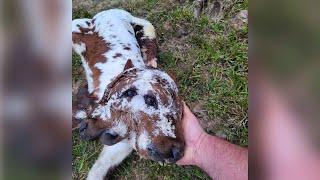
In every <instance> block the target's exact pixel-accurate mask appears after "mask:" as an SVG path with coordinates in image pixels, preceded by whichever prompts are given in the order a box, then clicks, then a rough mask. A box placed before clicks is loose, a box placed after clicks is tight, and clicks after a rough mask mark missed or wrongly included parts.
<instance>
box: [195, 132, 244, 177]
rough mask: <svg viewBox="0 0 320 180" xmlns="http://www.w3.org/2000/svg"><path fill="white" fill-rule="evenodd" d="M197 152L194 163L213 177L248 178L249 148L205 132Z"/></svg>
mask: <svg viewBox="0 0 320 180" xmlns="http://www.w3.org/2000/svg"><path fill="white" fill-rule="evenodd" d="M198 147H199V149H197V150H196V152H195V155H196V157H195V159H194V165H197V166H199V167H200V168H201V169H203V170H204V171H206V172H207V173H208V174H209V175H210V177H212V178H213V179H218V180H224V179H248V150H247V149H245V148H242V147H240V146H236V145H233V144H231V143H229V142H227V141H225V140H222V139H220V138H218V137H215V136H210V135H208V134H204V135H203V137H202V138H201V140H200V142H199V146H198Z"/></svg>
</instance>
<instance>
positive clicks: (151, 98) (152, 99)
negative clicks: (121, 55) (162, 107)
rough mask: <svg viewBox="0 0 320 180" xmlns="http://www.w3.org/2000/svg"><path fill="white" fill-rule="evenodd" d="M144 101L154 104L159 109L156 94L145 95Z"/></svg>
mask: <svg viewBox="0 0 320 180" xmlns="http://www.w3.org/2000/svg"><path fill="white" fill-rule="evenodd" d="M144 101H145V103H146V104H147V105H148V106H153V107H154V108H156V109H158V102H157V99H156V98H155V97H154V96H151V95H145V96H144Z"/></svg>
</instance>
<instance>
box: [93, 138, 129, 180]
mask: <svg viewBox="0 0 320 180" xmlns="http://www.w3.org/2000/svg"><path fill="white" fill-rule="evenodd" d="M131 152H132V147H131V146H130V143H129V141H128V140H126V139H125V140H122V141H120V142H118V143H117V144H115V145H112V146H104V147H103V150H102V152H101V153H100V155H99V158H98V159H97V160H96V162H95V163H94V165H93V166H92V168H91V169H90V171H89V174H88V177H87V180H103V179H104V177H105V176H106V175H107V172H108V171H109V169H110V168H112V167H114V166H117V165H118V164H119V163H121V162H122V161H123V160H124V159H125V158H126V157H127V156H128V155H129V154H130V153H131Z"/></svg>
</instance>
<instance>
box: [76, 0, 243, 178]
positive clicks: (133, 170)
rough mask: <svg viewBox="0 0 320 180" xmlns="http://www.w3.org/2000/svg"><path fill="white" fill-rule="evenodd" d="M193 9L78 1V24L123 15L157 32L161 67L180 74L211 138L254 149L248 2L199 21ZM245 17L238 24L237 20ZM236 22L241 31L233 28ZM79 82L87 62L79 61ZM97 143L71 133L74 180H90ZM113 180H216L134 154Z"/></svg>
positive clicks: (157, 0)
mask: <svg viewBox="0 0 320 180" xmlns="http://www.w3.org/2000/svg"><path fill="white" fill-rule="evenodd" d="M194 6H195V4H193V3H192V2H189V1H186V2H185V3H183V4H181V3H179V1H174V0H135V1H121V0H120V1H119V0H118V1H112V0H109V1H105V0H73V19H74V18H83V17H92V16H93V15H94V14H95V13H97V12H99V11H101V10H104V9H110V8H115V7H116V8H122V9H125V10H127V11H129V12H131V13H132V14H133V15H135V16H138V17H143V18H146V19H147V20H149V21H150V22H152V23H153V24H154V26H155V28H156V31H157V36H158V37H157V42H158V59H159V67H161V68H162V69H164V70H165V71H167V72H170V73H171V74H174V75H175V77H176V80H177V84H178V86H179V90H180V94H181V96H182V97H183V99H184V101H185V102H186V103H187V104H188V105H189V106H190V108H191V109H192V111H193V112H194V113H195V114H196V116H197V117H198V118H199V120H200V123H201V125H202V127H203V128H204V129H205V130H206V131H207V132H208V133H210V134H212V135H217V136H219V137H221V138H225V139H226V140H228V141H230V142H232V143H235V144H238V145H241V146H244V147H247V146H248V116H247V111H248V100H247V98H248V27H247V21H246V20H247V19H246V20H244V21H242V20H243V18H244V19H245V18H246V17H243V16H245V15H244V14H246V13H244V10H246V9H247V8H248V1H247V0H226V1H223V2H222V1H221V11H218V12H217V13H215V14H214V15H212V14H211V15H209V13H202V14H201V15H200V17H198V18H195V17H194ZM239 14H240V18H239V17H238V16H239ZM235 23H236V24H235ZM72 62H73V82H74V84H76V82H77V81H78V80H79V79H81V73H82V70H81V67H80V65H81V63H80V61H79V57H77V56H76V55H75V54H73V58H72ZM100 148H101V145H100V144H99V143H98V142H84V141H81V140H80V139H79V137H78V133H77V132H76V131H75V132H73V150H72V156H73V161H72V172H73V173H72V177H73V179H84V178H85V177H86V174H87V173H88V170H89V169H90V167H91V165H92V164H93V162H94V160H95V159H96V158H97V155H98V154H99V152H100ZM112 179H210V178H209V177H208V175H206V173H204V172H203V171H201V170H200V169H199V168H196V167H192V166H184V167H180V166H177V165H161V164H159V163H156V162H152V161H149V160H144V159H140V158H139V156H137V155H136V153H133V154H132V155H131V156H129V158H127V159H126V160H125V161H124V162H123V163H121V165H119V166H118V167H117V168H116V169H115V170H114V171H113V175H112Z"/></svg>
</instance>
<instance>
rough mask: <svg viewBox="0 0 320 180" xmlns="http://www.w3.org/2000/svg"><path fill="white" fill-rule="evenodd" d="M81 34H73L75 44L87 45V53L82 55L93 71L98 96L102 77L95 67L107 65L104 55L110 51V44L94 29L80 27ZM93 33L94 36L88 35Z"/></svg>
mask: <svg viewBox="0 0 320 180" xmlns="http://www.w3.org/2000/svg"><path fill="white" fill-rule="evenodd" d="M80 31H81V33H72V41H73V43H78V44H80V43H84V44H85V45H86V51H85V52H83V53H82V55H83V56H84V58H85V60H86V61H87V63H88V65H89V68H90V69H91V71H92V73H93V75H92V78H93V87H94V93H93V95H94V96H96V93H95V92H96V91H97V90H99V89H97V88H98V87H99V84H100V80H99V77H100V75H101V71H100V69H98V68H97V67H95V65H96V64H97V63H105V62H106V61H107V59H106V57H105V56H103V54H104V53H105V52H107V51H109V50H110V43H106V42H105V40H104V39H103V37H101V36H99V34H98V33H97V32H94V28H92V29H89V28H82V27H80ZM89 31H92V32H93V34H87V33H88V32H89Z"/></svg>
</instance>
